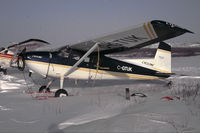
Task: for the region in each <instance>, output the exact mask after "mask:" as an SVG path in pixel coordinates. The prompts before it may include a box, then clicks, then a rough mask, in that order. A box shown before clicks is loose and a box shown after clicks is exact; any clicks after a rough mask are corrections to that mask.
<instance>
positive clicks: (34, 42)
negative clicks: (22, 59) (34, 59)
mask: <svg viewBox="0 0 200 133" xmlns="http://www.w3.org/2000/svg"><path fill="white" fill-rule="evenodd" d="M46 45H49V43H48V42H46V41H43V40H40V39H29V40H26V41H23V42H20V43H17V44H13V45H11V46H8V50H10V51H12V52H14V53H15V52H16V51H18V53H20V52H21V51H22V50H23V49H24V48H26V52H29V51H33V50H36V49H38V48H40V47H44V46H46Z"/></svg>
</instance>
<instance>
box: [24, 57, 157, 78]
mask: <svg viewBox="0 0 200 133" xmlns="http://www.w3.org/2000/svg"><path fill="white" fill-rule="evenodd" d="M26 62H27V63H36V64H41V65H49V63H45V62H39V61H30V60H26ZM50 66H53V67H62V68H71V67H72V66H67V65H60V64H50ZM77 70H78V71H85V72H93V73H98V74H105V75H113V76H120V77H129V78H136V79H159V77H155V76H145V75H137V74H128V73H121V72H111V71H104V70H98V71H97V70H95V69H89V68H82V67H79V68H77Z"/></svg>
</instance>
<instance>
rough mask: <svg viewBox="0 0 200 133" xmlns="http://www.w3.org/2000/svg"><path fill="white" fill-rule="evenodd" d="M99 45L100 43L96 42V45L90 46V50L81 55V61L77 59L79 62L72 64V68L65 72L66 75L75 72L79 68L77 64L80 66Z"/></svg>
mask: <svg viewBox="0 0 200 133" xmlns="http://www.w3.org/2000/svg"><path fill="white" fill-rule="evenodd" d="M98 45H99V43H98V42H97V43H95V45H94V46H92V48H90V50H88V51H87V53H85V54H84V55H83V56H82V57H81V59H79V61H77V62H76V63H75V64H74V65H73V66H72V68H71V69H69V71H67V72H66V73H65V74H64V76H66V77H67V76H68V75H70V74H71V73H73V72H74V71H75V70H76V69H77V66H78V65H79V64H80V63H81V62H82V61H83V60H84V59H85V58H86V57H88V56H89V55H90V54H91V53H92V52H93V51H94V50H95V49H96V48H97V47H98Z"/></svg>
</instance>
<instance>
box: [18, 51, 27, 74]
mask: <svg viewBox="0 0 200 133" xmlns="http://www.w3.org/2000/svg"><path fill="white" fill-rule="evenodd" d="M25 53H26V48H24V49H23V50H22V52H21V53H19V54H18V56H17V68H18V69H19V70H20V71H23V70H24V68H25V60H24V56H25Z"/></svg>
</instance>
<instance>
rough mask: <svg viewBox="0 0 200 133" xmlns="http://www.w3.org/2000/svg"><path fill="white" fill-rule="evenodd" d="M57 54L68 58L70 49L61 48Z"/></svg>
mask: <svg viewBox="0 0 200 133" xmlns="http://www.w3.org/2000/svg"><path fill="white" fill-rule="evenodd" d="M58 55H59V56H61V57H63V58H68V57H69V55H70V50H69V49H62V50H61V51H60V53H59V54H58Z"/></svg>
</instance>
